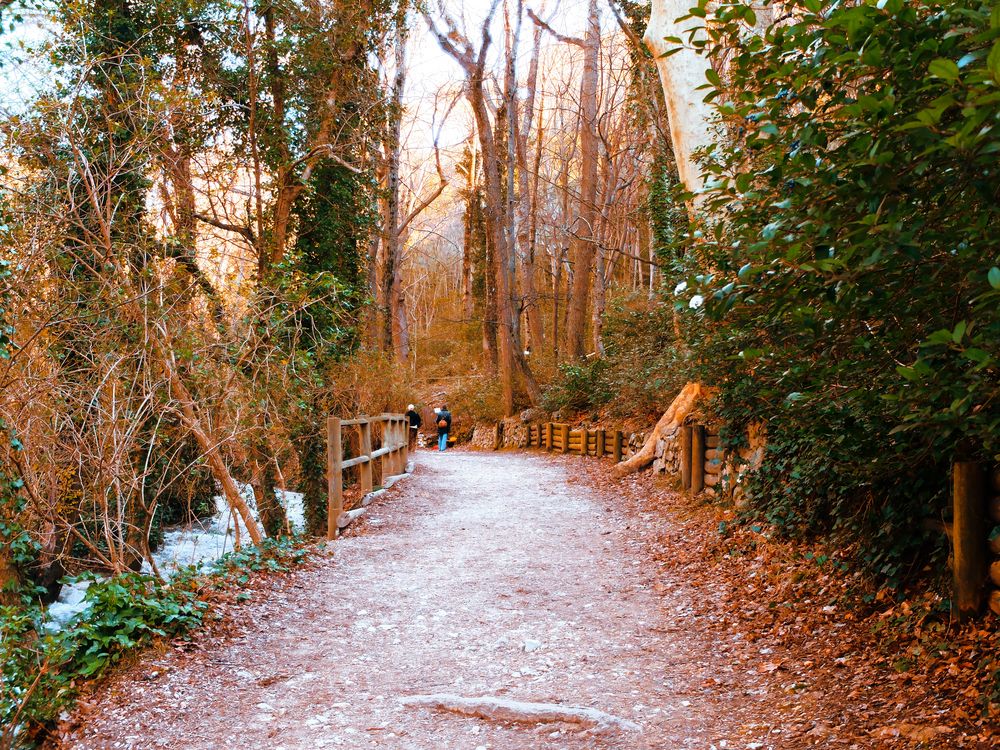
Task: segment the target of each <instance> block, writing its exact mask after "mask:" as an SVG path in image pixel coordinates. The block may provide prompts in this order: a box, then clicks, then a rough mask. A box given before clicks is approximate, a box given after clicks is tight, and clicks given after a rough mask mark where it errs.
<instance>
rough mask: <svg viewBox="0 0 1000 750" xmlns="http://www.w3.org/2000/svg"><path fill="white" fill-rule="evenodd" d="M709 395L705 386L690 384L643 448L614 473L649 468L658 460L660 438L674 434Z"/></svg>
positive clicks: (657, 425)
mask: <svg viewBox="0 0 1000 750" xmlns="http://www.w3.org/2000/svg"><path fill="white" fill-rule="evenodd" d="M706 395H707V391H706V388H705V386H703V385H701V384H699V383H688V384H687V385H685V386H684V389H683V390H682V391H681V392H680V393H678V394H677V397H676V398H675V399H674V400H673V403H671V404H670V408H669V409H667V411H666V412H664V414H663V416H662V417H660V421H659V422H657V423H656V427H654V428H653V431H652V432H651V433H649V437H647V438H646V442H645V443H643V445H642V448H640V449H639V451H638V452H637V453H636V454H635V455H633V456H632V457H631V458H629V459H628V460H627V461H623V462H622V463H620V464H618V465H617V466H615V469H614V473H615V476H617V477H623V476H625V475H626V474H631V473H632V472H634V471H639V470H640V469H643V468H645V467H646V466H649V464H651V463H653V459H655V458H656V442H657V441H658V440H659V439H660V438H664V437H668V436H669V435H670V434H671V433H672V432H674V431H675V430H677V429H678V428H680V426H681V425H682V424H684V420H685V419H686V418H687V416H688V415H689V414H690V413H691V412H692V411H693V410H694V407H695V406H696V405H697V403H698V401H699V400H701V399H702V398H704V397H705V396H706Z"/></svg>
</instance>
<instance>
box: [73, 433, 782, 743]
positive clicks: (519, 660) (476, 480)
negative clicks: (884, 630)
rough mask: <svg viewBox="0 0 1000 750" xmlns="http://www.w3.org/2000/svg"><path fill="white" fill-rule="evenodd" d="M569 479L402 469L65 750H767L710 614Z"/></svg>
mask: <svg viewBox="0 0 1000 750" xmlns="http://www.w3.org/2000/svg"><path fill="white" fill-rule="evenodd" d="M579 461H580V459H575V462H577V463H576V465H577V466H578V462H579ZM573 474H574V463H571V462H570V461H568V460H565V459H563V460H558V459H556V460H554V459H553V458H551V457H546V456H542V455H536V456H532V455H524V454H483V453H468V452H460V451H455V452H448V453H445V454H438V453H428V452H423V453H420V454H418V468H417V471H416V473H415V476H414V477H412V478H411V479H409V480H407V481H406V482H405V483H403V484H402V485H400V486H399V487H398V488H397V489H395V490H394V491H393V493H392V496H390V497H389V498H388V499H385V500H383V501H381V502H380V503H379V504H377V505H375V506H373V507H372V508H371V509H370V511H369V513H370V516H369V517H368V518H367V520H366V521H365V523H364V524H363V525H362V526H361V527H360V528H359V529H358V530H357V531H352V532H351V534H349V535H348V536H347V537H345V538H343V539H341V540H339V541H338V542H336V543H335V545H334V548H335V551H334V553H333V556H332V557H331V558H330V559H326V560H324V561H323V563H322V564H321V565H319V566H316V567H314V568H312V569H309V570H305V571H302V572H301V573H299V574H297V575H295V576H294V577H293V579H292V582H293V585H290V586H288V587H286V588H285V589H283V590H279V591H276V592H274V593H273V594H271V595H269V596H268V597H266V598H263V599H262V600H261V601H259V602H258V603H255V604H252V605H249V606H244V607H242V608H239V609H235V610H234V611H233V613H232V614H231V617H233V618H235V620H236V621H235V623H234V627H232V628H230V633H231V634H230V635H228V636H226V637H225V638H223V639H221V640H218V641H210V642H208V643H205V644H202V648H200V649H197V650H194V651H193V652H188V653H181V652H178V651H171V652H168V653H167V654H165V655H161V656H158V657H151V658H150V659H149V660H148V661H146V662H145V663H143V664H140V665H138V666H137V667H136V668H134V669H132V670H130V671H129V672H128V673H126V674H124V675H122V676H120V677H118V678H116V679H115V680H113V681H112V682H111V684H109V685H107V686H106V687H104V688H103V689H102V690H101V691H100V692H99V693H98V694H97V695H96V696H94V698H93V700H92V702H91V704H90V706H89V707H88V709H87V717H86V719H85V720H84V721H82V723H81V726H80V727H78V728H77V729H76V730H74V731H73V732H72V733H71V734H69V735H68V736H67V737H66V738H65V739H64V741H63V747H66V748H102V749H103V748H131V747H135V748H145V747H166V748H192V749H197V748H205V749H207V748H244V747H247V748H257V747H261V748H285V749H286V750H293V749H296V750H297V749H298V748H320V747H345V748H362V747H363V748H369V747H382V748H408V749H409V748H412V749H417V748H419V749H421V750H443V749H444V748H468V750H483V749H485V748H490V749H495V750H517V749H520V748H525V749H526V748H686V747H699V748H705V749H706V750H708V748H710V747H719V748H725V747H729V748H740V749H741V750H742V749H743V748H746V747H760V748H764V747H773V746H776V745H775V744H774V743H773V741H768V740H774V739H775V738H774V737H771V738H769V737H768V731H769V730H768V729H766V728H762V729H760V730H759V731H760V732H761V733H762V734H763V737H761V738H754V737H753V736H751V735H748V734H747V733H746V726H747V725H746V718H747V717H746V716H743V717H740V716H738V714H739V712H734V711H733V710H732V707H733V705H734V704H735V703H737V702H740V703H746V702H747V701H748V700H750V701H751V702H753V699H752V698H751V699H748V698H746V697H745V696H746V693H747V688H748V685H747V684H746V683H743V682H741V680H740V679H738V678H736V677H735V675H734V673H733V671H734V667H733V666H732V661H731V660H729V659H727V658H726V656H725V655H724V654H723V653H720V652H724V651H726V650H728V649H727V648H726V647H725V646H724V645H723V644H720V643H719V642H717V640H713V636H710V635H708V634H707V633H708V632H709V631H708V630H707V629H705V628H702V627H700V625H699V620H702V619H703V618H706V617H707V618H708V619H714V617H713V616H712V615H711V612H712V609H713V608H712V606H711V605H709V606H708V607H707V608H706V607H705V606H704V602H702V604H701V605H699V606H698V607H693V606H692V591H693V589H691V588H690V586H689V585H688V584H687V582H685V581H683V580H674V581H671V580H669V579H668V580H666V581H665V580H664V577H663V576H664V574H663V572H662V570H659V568H660V566H658V565H655V564H652V563H651V562H650V561H649V560H648V559H647V557H646V552H645V550H644V547H643V545H642V543H641V542H640V541H637V539H636V537H635V531H634V530H632V531H630V530H629V528H628V527H629V525H630V524H633V525H635V524H636V523H638V524H639V525H641V523H642V521H641V519H636V518H631V519H630V518H629V517H628V515H627V511H625V510H623V509H621V508H620V507H616V506H615V503H614V500H615V499H614V498H610V497H606V496H604V494H605V492H604V491H601V490H598V489H597V488H596V487H594V486H593V485H592V484H590V483H588V482H586V481H581V480H579V479H578V478H575V477H574V476H573ZM678 533H681V531H678ZM654 576H655V577H656V579H657V580H656V581H655V586H654V581H653V578H654ZM677 576H678V578H679V577H680V576H681V574H677ZM698 591H699V593H698V596H699V597H701V598H702V599H704V598H705V597H708V598H710V599H711V598H712V597H713V596H714V595H715V594H713V593H712V592H711V591H707V590H705V589H704V588H702V589H699V590H698ZM706 612H707V613H708V614H706ZM716 638H717V636H716ZM720 646H721V648H720ZM749 687H752V686H749ZM421 693H454V694H460V695H463V696H481V695H494V696H502V697H505V698H509V699H513V700H521V701H541V702H550V703H564V704H571V705H576V706H584V707H592V708H595V709H599V710H601V711H605V712H608V713H611V714H614V715H616V716H619V717H622V718H624V719H627V720H630V721H633V722H636V723H638V724H639V725H641V727H642V728H643V731H642V733H641V734H638V735H636V734H628V733H623V732H618V733H610V734H607V735H604V736H594V735H591V734H586V733H584V732H583V730H582V729H581V727H579V726H574V725H570V724H539V725H531V724H521V725H519V724H504V723H494V722H489V721H484V720H481V719H478V718H470V717H465V716H458V715H453V714H449V713H441V712H437V711H431V710H429V709H426V708H422V707H404V706H402V705H401V704H400V702H399V699H400V698H401V697H403V696H407V695H412V694H421ZM761 718H762V719H764V718H765V717H761ZM738 719H739V720H740V722H741V726H740V727H737V726H735V723H736V722H737V720H738ZM760 726H761V727H763V726H764V725H763V724H761V725H760ZM755 739H760V740H761V742H760V744H757V742H755V741H754V740H755ZM748 743H749V744H748Z"/></svg>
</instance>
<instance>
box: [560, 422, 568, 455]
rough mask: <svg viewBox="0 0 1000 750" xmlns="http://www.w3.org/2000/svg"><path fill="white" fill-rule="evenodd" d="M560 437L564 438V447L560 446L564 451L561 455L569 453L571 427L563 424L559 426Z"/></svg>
mask: <svg viewBox="0 0 1000 750" xmlns="http://www.w3.org/2000/svg"><path fill="white" fill-rule="evenodd" d="M559 433H560V437H562V445H561V446H560V447H561V448H562V450H561V451H560V452H561V453H569V425H568V424H561V425H559Z"/></svg>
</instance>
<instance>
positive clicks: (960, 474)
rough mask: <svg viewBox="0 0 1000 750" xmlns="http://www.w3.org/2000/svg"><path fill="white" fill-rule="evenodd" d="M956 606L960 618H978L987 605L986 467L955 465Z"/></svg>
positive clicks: (953, 468)
mask: <svg viewBox="0 0 1000 750" xmlns="http://www.w3.org/2000/svg"><path fill="white" fill-rule="evenodd" d="M951 473H952V508H953V522H954V525H953V528H952V536H953V539H954V581H955V607H956V609H957V610H958V616H959V617H960V618H968V617H975V616H976V615H978V614H979V609H980V607H982V604H983V596H984V594H985V584H986V576H987V562H986V560H987V557H986V535H987V533H988V530H987V527H986V471H985V469H984V468H983V466H982V464H979V463H975V462H971V461H957V462H955V464H954V465H953V466H952V472H951Z"/></svg>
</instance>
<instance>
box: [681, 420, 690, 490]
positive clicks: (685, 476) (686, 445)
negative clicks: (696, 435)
mask: <svg viewBox="0 0 1000 750" xmlns="http://www.w3.org/2000/svg"><path fill="white" fill-rule="evenodd" d="M692 432H693V428H692V427H691V425H689V424H686V425H684V426H683V427H681V435H680V438H681V489H684V490H689V489H691V461H692V458H691V440H692Z"/></svg>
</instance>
